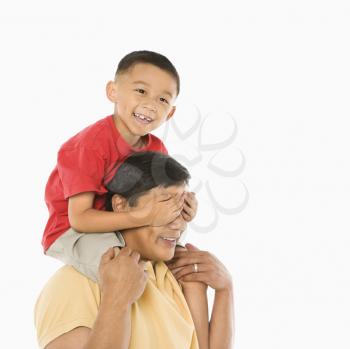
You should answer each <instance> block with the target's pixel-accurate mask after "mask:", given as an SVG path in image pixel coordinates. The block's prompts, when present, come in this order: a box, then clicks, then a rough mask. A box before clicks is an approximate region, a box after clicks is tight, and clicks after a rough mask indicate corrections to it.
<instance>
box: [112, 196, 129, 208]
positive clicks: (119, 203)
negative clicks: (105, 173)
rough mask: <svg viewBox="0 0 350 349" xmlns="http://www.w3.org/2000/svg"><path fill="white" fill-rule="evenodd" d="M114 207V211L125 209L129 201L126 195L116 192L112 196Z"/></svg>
mask: <svg viewBox="0 0 350 349" xmlns="http://www.w3.org/2000/svg"><path fill="white" fill-rule="evenodd" d="M111 200H112V209H113V211H114V212H122V211H125V208H126V204H127V201H126V199H125V198H124V197H122V196H121V195H119V194H114V195H113V196H112V199H111Z"/></svg>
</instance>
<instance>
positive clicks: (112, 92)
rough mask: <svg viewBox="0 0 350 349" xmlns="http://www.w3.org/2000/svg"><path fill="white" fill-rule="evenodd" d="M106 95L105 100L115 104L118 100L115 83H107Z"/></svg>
mask: <svg viewBox="0 0 350 349" xmlns="http://www.w3.org/2000/svg"><path fill="white" fill-rule="evenodd" d="M106 95H107V98H108V99H109V100H110V101H111V102H112V103H116V102H117V98H118V93H117V86H116V83H115V81H108V83H107V85H106Z"/></svg>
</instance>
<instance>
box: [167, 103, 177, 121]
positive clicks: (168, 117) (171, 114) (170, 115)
mask: <svg viewBox="0 0 350 349" xmlns="http://www.w3.org/2000/svg"><path fill="white" fill-rule="evenodd" d="M175 110H176V107H175V105H174V106H173V107H172V108H171V111H170V113H169V114H168V116H167V117H166V121H168V120H170V119H171V118H172V116H173V115H174V113H175Z"/></svg>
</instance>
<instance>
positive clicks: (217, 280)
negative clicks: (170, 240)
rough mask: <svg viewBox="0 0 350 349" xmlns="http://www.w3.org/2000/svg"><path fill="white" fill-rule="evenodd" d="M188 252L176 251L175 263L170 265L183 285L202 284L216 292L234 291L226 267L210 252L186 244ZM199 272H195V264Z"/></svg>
mask: <svg viewBox="0 0 350 349" xmlns="http://www.w3.org/2000/svg"><path fill="white" fill-rule="evenodd" d="M186 248H187V251H184V250H180V249H179V250H176V251H175V255H174V259H173V263H170V264H169V265H168V268H169V269H170V270H171V271H172V273H173V274H174V276H175V278H176V279H177V280H178V281H179V282H180V283H181V284H182V285H184V286H185V285H186V283H187V282H202V283H204V284H206V285H208V286H210V287H211V288H213V289H214V290H215V291H222V290H230V289H232V278H231V275H230V273H229V272H228V270H227V269H226V268H225V266H224V265H223V264H222V263H221V262H220V261H219V260H218V259H217V258H216V257H215V256H214V255H213V254H211V253H210V252H207V251H201V250H199V249H198V248H196V247H195V246H194V245H191V244H186ZM195 263H196V264H197V267H198V270H197V272H196V271H195V268H194V264H195Z"/></svg>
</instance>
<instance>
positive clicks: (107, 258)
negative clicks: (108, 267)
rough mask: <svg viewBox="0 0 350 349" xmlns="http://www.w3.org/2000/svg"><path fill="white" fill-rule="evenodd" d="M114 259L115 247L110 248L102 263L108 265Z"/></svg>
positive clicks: (103, 256)
mask: <svg viewBox="0 0 350 349" xmlns="http://www.w3.org/2000/svg"><path fill="white" fill-rule="evenodd" d="M113 257H114V250H113V247H110V248H109V249H108V250H107V251H106V252H105V253H104V254H103V255H102V257H101V263H107V262H108V261H110V260H111V259H113Z"/></svg>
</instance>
